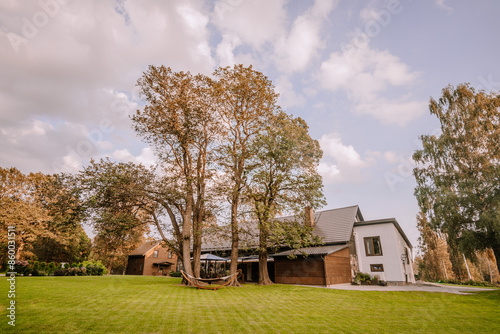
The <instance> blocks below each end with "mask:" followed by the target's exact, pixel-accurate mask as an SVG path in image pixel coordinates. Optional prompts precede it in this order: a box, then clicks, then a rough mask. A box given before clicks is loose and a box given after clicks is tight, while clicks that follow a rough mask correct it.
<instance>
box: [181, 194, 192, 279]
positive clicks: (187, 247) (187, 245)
mask: <svg viewBox="0 0 500 334" xmlns="http://www.w3.org/2000/svg"><path fill="white" fill-rule="evenodd" d="M190 205H191V203H189V201H188V203H187V205H186V206H187V207H188V208H187V209H186V211H185V212H184V214H183V226H182V264H183V265H184V271H185V272H186V273H187V274H189V275H191V276H192V275H193V270H192V267H191V225H192V223H191V209H190V208H189V207H190Z"/></svg>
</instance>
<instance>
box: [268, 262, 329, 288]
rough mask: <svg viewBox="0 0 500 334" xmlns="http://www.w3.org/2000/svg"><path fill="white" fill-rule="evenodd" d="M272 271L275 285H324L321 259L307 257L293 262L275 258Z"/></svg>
mask: <svg viewBox="0 0 500 334" xmlns="http://www.w3.org/2000/svg"><path fill="white" fill-rule="evenodd" d="M274 271H275V279H276V283H282V284H305V285H325V270H324V265H323V259H322V258H321V257H313V256H308V257H307V258H305V259H304V258H302V257H299V258H297V259H294V260H289V259H288V258H286V257H276V258H274Z"/></svg>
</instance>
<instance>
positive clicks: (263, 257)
mask: <svg viewBox="0 0 500 334" xmlns="http://www.w3.org/2000/svg"><path fill="white" fill-rule="evenodd" d="M271 284H273V282H272V281H271V279H270V278H269V272H268V271H267V249H261V250H259V285H271Z"/></svg>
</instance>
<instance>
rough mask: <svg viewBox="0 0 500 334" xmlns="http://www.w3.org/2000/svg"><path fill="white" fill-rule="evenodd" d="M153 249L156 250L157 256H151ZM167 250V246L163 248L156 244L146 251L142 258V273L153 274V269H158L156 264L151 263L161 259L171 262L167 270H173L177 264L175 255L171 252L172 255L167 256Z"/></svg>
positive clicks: (161, 260)
mask: <svg viewBox="0 0 500 334" xmlns="http://www.w3.org/2000/svg"><path fill="white" fill-rule="evenodd" d="M155 250H157V251H158V257H153V253H154V251H155ZM168 252H169V250H168V249H167V248H163V247H161V246H160V245H158V246H156V247H155V248H154V249H152V250H150V251H149V252H147V253H146V255H145V259H144V271H143V275H153V272H154V271H158V266H154V265H153V263H155V262H163V261H168V262H172V263H174V264H173V265H172V266H170V269H169V270H173V271H175V270H176V265H177V256H176V255H175V254H174V252H172V257H171V258H169V257H168Z"/></svg>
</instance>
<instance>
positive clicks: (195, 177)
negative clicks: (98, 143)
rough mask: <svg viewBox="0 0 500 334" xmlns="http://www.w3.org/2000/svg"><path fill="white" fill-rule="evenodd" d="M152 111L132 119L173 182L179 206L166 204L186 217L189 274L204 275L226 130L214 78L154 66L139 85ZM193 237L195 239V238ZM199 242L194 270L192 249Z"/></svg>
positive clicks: (184, 250) (140, 112) (146, 109)
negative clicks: (206, 227)
mask: <svg viewBox="0 0 500 334" xmlns="http://www.w3.org/2000/svg"><path fill="white" fill-rule="evenodd" d="M138 86H139V89H140V93H141V96H142V98H143V99H144V101H145V102H146V105H145V107H144V109H143V110H138V111H137V113H136V115H135V116H134V117H133V118H132V120H133V122H134V128H135V130H136V132H137V133H138V134H139V135H140V136H141V137H142V138H143V139H144V140H145V141H146V142H148V143H149V144H151V145H152V146H153V148H154V149H155V152H156V154H157V156H158V158H159V161H160V164H161V168H162V169H163V171H164V172H165V173H166V174H168V176H169V177H170V182H169V183H168V185H169V186H170V187H171V188H170V190H172V191H176V192H177V193H178V195H179V196H178V201H176V202H175V203H170V202H165V204H167V206H169V207H171V208H175V209H176V210H178V211H179V212H180V217H181V219H182V222H181V225H182V227H183V230H182V231H183V232H182V233H183V235H182V256H183V264H184V268H185V270H186V272H187V273H188V274H190V275H192V274H193V269H194V275H195V276H199V275H200V254H201V238H202V229H203V224H204V221H205V218H206V216H207V210H206V208H207V205H206V202H207V201H208V199H209V197H207V181H208V180H209V179H210V178H211V175H212V173H213V172H214V167H213V166H212V165H211V163H212V162H213V158H211V155H212V154H213V153H214V150H215V148H216V147H217V143H218V141H219V140H220V139H221V131H223V128H222V126H221V123H220V121H219V118H218V117H217V113H216V112H215V101H213V99H212V97H213V96H214V94H213V91H212V90H213V85H212V81H211V80H210V78H208V77H206V76H204V75H201V74H198V75H195V76H193V75H191V74H190V73H189V72H173V71H172V70H171V69H170V68H166V67H164V66H159V67H156V66H150V67H149V69H148V71H146V72H145V73H144V74H143V76H142V77H141V78H140V79H139V80H138ZM191 236H192V238H191ZM191 240H192V241H193V243H192V246H193V259H194V260H193V263H194V268H193V269H192V268H191V261H190V247H191Z"/></svg>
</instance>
